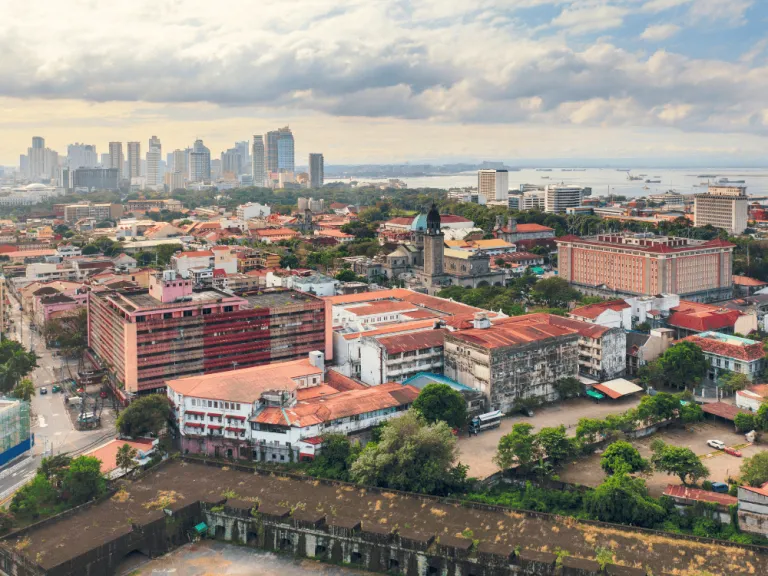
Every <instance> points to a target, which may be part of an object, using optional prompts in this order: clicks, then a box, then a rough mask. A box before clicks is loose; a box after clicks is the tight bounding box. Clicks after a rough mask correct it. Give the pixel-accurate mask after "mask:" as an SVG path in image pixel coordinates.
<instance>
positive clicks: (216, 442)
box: [166, 352, 418, 462]
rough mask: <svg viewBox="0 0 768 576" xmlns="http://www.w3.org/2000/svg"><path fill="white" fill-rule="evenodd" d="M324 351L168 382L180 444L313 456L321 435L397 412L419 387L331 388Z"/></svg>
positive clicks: (247, 455)
mask: <svg viewBox="0 0 768 576" xmlns="http://www.w3.org/2000/svg"><path fill="white" fill-rule="evenodd" d="M336 380H337V379H336V378H328V379H327V380H326V378H325V367H324V361H323V355H322V354H321V353H319V352H313V353H311V354H310V358H309V359H304V360H295V361H291V362H283V363H281V364H279V365H276V364H270V365H264V366H257V367H253V368H245V369H240V370H231V371H228V372H223V373H217V374H209V375H205V376H191V377H187V378H180V379H176V380H170V381H168V382H167V383H166V390H167V395H168V398H169V400H170V402H171V406H172V418H173V421H174V423H175V425H176V427H177V428H178V431H179V434H180V437H181V445H182V449H183V450H185V451H189V452H191V453H204V454H210V455H213V456H217V457H224V456H226V457H229V458H232V457H237V458H244V459H252V460H255V461H267V462H288V461H298V460H301V459H311V458H312V457H314V455H315V453H316V447H317V446H318V445H319V444H321V443H322V440H318V438H319V437H321V436H322V435H323V434H328V433H342V434H353V433H356V432H361V431H364V430H367V429H370V428H372V427H374V426H376V425H377V424H379V423H381V422H384V421H386V420H388V419H390V418H393V417H396V416H398V415H400V414H401V413H402V412H404V411H405V410H407V409H408V408H409V407H410V406H411V404H412V403H413V401H414V400H415V399H416V397H417V396H418V390H416V389H415V388H413V387H410V386H403V385H401V384H397V383H389V384H384V385H382V386H377V387H374V388H366V387H357V386H347V385H343V386H339V387H338V388H336V387H334V385H335V382H336Z"/></svg>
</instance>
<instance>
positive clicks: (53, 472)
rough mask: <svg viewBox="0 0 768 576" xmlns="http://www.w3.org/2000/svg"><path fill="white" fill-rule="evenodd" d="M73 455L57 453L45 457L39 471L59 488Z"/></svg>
mask: <svg viewBox="0 0 768 576" xmlns="http://www.w3.org/2000/svg"><path fill="white" fill-rule="evenodd" d="M70 462H72V457H71V456H69V454H56V455H55V456H48V457H47V458H43V460H42V462H40V467H39V468H38V472H39V473H40V474H42V475H43V476H45V478H46V479H47V480H49V481H50V483H51V485H53V486H54V487H55V488H58V487H59V486H60V485H61V481H62V479H63V478H64V472H66V470H67V468H69V464H70Z"/></svg>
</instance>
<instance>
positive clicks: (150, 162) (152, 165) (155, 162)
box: [147, 141, 163, 186]
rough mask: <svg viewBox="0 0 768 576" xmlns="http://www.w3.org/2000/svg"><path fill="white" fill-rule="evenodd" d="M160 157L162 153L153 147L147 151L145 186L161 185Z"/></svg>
mask: <svg viewBox="0 0 768 576" xmlns="http://www.w3.org/2000/svg"><path fill="white" fill-rule="evenodd" d="M158 143H159V141H158ZM161 157H162V152H161V150H160V148H155V147H154V146H153V147H151V148H150V149H149V150H148V151H147V186H157V185H159V184H162V183H163V180H162V177H161V176H160V161H161V160H160V158H161Z"/></svg>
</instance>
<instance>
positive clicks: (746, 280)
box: [733, 275, 768, 287]
mask: <svg viewBox="0 0 768 576" xmlns="http://www.w3.org/2000/svg"><path fill="white" fill-rule="evenodd" d="M733 283H734V284H736V285H737V286H752V287H757V286H768V282H763V281H762V280H758V279H757V278H750V277H749V276H736V275H734V277H733Z"/></svg>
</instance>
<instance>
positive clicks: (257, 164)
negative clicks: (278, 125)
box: [251, 135, 265, 186]
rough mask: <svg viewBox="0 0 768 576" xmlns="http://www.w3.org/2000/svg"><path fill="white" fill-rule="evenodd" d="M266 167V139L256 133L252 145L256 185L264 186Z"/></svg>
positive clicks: (253, 175)
mask: <svg viewBox="0 0 768 576" xmlns="http://www.w3.org/2000/svg"><path fill="white" fill-rule="evenodd" d="M264 167H265V165H264V139H263V138H262V137H261V136H257V135H254V136H253V145H252V146H251V176H252V177H253V185H254V186H264Z"/></svg>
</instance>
